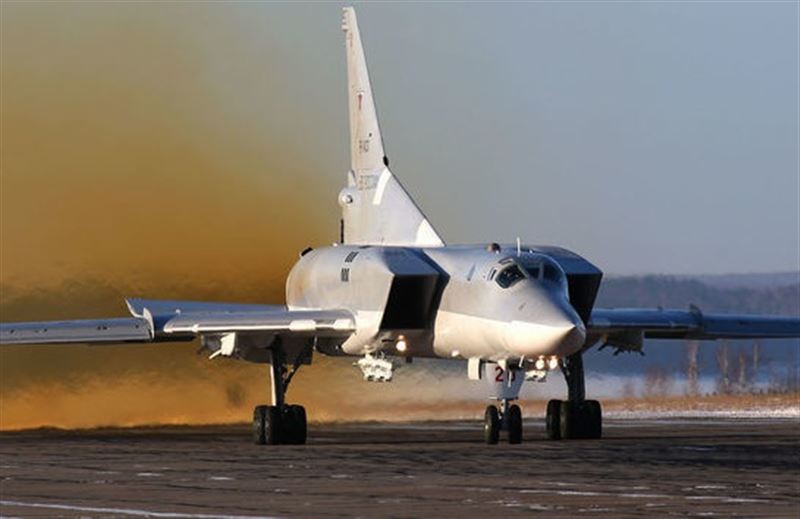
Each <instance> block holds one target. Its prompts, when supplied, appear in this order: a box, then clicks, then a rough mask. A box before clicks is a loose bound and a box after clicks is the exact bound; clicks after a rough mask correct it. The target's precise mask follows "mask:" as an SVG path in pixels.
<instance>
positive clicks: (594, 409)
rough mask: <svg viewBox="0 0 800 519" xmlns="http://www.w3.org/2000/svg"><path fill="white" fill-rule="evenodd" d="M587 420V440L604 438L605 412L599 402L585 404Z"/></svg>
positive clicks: (590, 401)
mask: <svg viewBox="0 0 800 519" xmlns="http://www.w3.org/2000/svg"><path fill="white" fill-rule="evenodd" d="M584 405H585V407H586V418H587V427H586V429H587V431H586V432H587V436H586V437H587V438H601V437H602V436H603V410H602V408H601V407H600V402H598V401H597V400H587V401H586V402H585V404H584Z"/></svg>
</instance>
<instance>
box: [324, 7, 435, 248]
mask: <svg viewBox="0 0 800 519" xmlns="http://www.w3.org/2000/svg"><path fill="white" fill-rule="evenodd" d="M342 29H343V30H344V33H345V46H346V49H347V95H348V105H349V111H350V173H349V174H348V179H347V187H346V188H345V189H343V190H342V192H341V193H340V195H339V204H340V205H341V206H342V217H343V222H344V229H343V231H344V232H343V234H344V237H343V238H344V242H345V243H349V244H359V245H405V246H420V247H435V246H441V245H443V242H442V239H441V238H439V235H438V234H436V231H434V229H433V227H432V226H431V225H430V223H429V222H428V220H427V219H426V218H425V215H423V214H422V212H421V211H420V210H419V208H418V207H417V205H416V204H415V203H414V200H413V199H412V198H411V196H410V195H409V194H408V193H407V192H406V190H405V189H403V186H402V185H400V183H399V182H398V181H397V179H396V178H395V177H394V175H392V173H391V171H389V167H388V166H389V161H388V160H387V159H386V155H385V153H384V149H383V139H382V137H381V131H380V127H379V125H378V114H377V112H376V110H375V102H374V99H373V97H372V87H371V86H370V82H369V73H368V72H367V61H366V59H365V57H364V49H363V47H362V45H361V36H360V34H359V32H358V23H357V21H356V13H355V10H354V9H353V8H352V7H346V8H345V9H344V19H343V21H342Z"/></svg>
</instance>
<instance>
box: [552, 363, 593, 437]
mask: <svg viewBox="0 0 800 519" xmlns="http://www.w3.org/2000/svg"><path fill="white" fill-rule="evenodd" d="M561 370H562V371H563V373H564V378H565V379H566V380H567V391H568V399H567V400H566V401H563V400H550V401H549V402H548V403H547V418H546V429H547V439H548V440H566V439H578V438H600V437H601V436H602V431H603V412H602V409H601V408H600V402H598V401H597V400H586V382H585V380H584V375H583V357H582V355H581V353H576V354H574V355H570V356H569V357H566V358H565V359H564V361H563V363H562V366H561Z"/></svg>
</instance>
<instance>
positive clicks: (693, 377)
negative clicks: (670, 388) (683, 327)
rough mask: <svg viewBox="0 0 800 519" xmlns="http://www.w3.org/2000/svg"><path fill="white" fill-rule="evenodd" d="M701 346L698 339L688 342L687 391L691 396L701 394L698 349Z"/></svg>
mask: <svg viewBox="0 0 800 519" xmlns="http://www.w3.org/2000/svg"><path fill="white" fill-rule="evenodd" d="M699 346H700V345H699V344H698V342H697V341H689V342H687V343H686V383H687V387H686V393H687V394H688V395H689V396H697V395H698V394H700V386H699V384H698V380H697V376H698V370H697V351H698V350H699V349H700V348H699Z"/></svg>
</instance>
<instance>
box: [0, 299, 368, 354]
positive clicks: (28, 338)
mask: <svg viewBox="0 0 800 519" xmlns="http://www.w3.org/2000/svg"><path fill="white" fill-rule="evenodd" d="M126 302H127V304H128V309H129V311H130V313H131V314H132V317H129V318H113V319H91V320H76V321H40V322H24V323H2V324H0V344H3V345H7V344H68V343H78V344H83V343H89V344H103V343H106V344H114V343H125V342H138V343H149V342H179V341H187V340H192V339H194V338H195V337H197V336H215V335H220V334H242V335H250V336H252V335H259V334H268V335H278V334H290V335H306V336H320V337H338V336H347V335H349V334H350V333H352V332H353V330H354V329H355V321H354V318H353V315H352V314H351V313H350V312H349V311H347V310H289V309H288V308H286V307H285V306H278V305H245V304H233V303H207V302H197V301H157V300H143V299H129V300H127V301H126Z"/></svg>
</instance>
